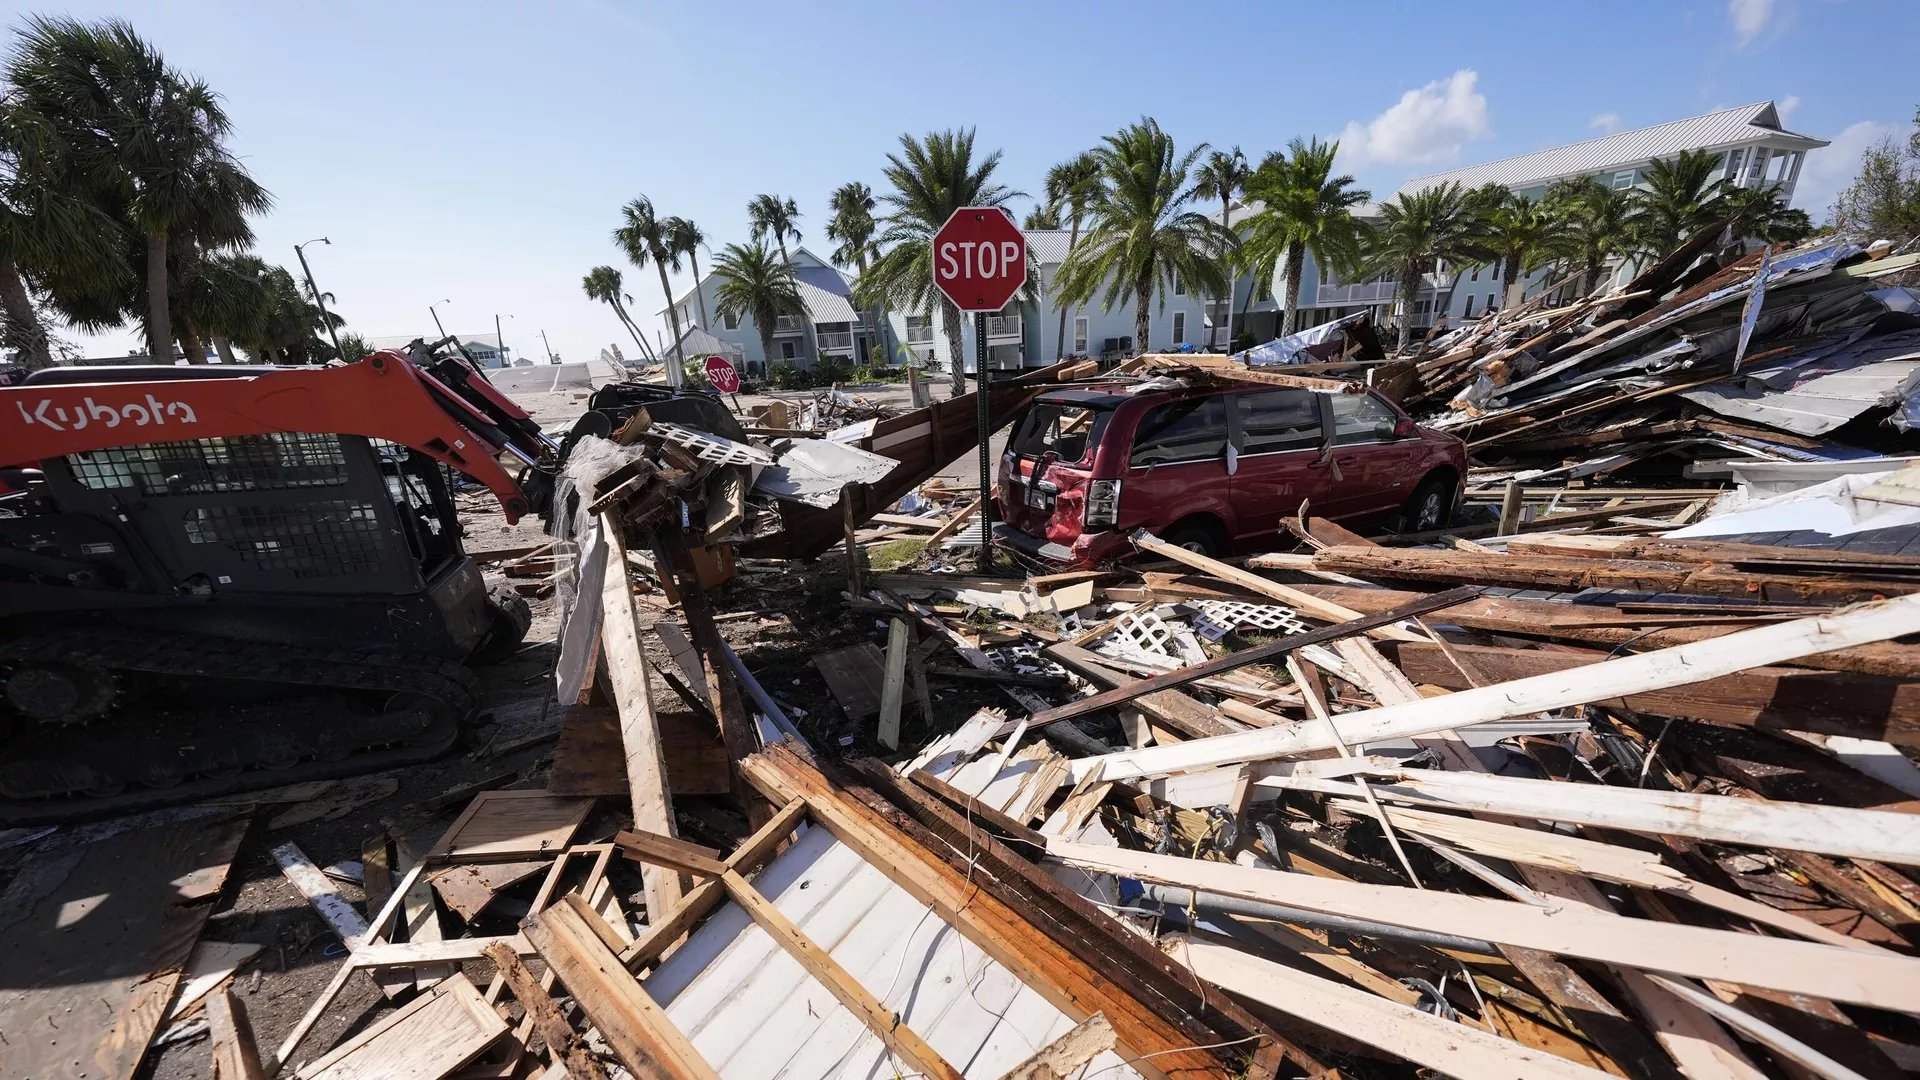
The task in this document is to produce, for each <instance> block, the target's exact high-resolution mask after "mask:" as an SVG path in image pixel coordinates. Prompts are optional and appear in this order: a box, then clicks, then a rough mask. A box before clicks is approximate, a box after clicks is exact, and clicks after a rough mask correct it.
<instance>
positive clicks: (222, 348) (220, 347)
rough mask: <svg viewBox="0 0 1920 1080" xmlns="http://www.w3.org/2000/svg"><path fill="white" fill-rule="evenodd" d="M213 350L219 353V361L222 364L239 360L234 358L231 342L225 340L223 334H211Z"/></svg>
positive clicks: (235, 362)
mask: <svg viewBox="0 0 1920 1080" xmlns="http://www.w3.org/2000/svg"><path fill="white" fill-rule="evenodd" d="M213 351H214V352H217V353H219V354H220V362H221V363H223V364H237V363H239V362H240V361H238V360H236V359H234V356H233V342H231V341H229V340H227V337H226V335H224V334H215V335H213Z"/></svg>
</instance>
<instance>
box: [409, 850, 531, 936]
mask: <svg viewBox="0 0 1920 1080" xmlns="http://www.w3.org/2000/svg"><path fill="white" fill-rule="evenodd" d="M552 862H553V860H551V859H531V860H520V861H517V862H490V863H474V864H472V865H469V866H450V867H448V868H447V869H445V870H441V871H439V872H437V873H435V874H434V875H433V877H432V881H433V890H434V891H435V892H437V893H439V894H440V899H441V900H442V901H444V902H445V903H446V905H447V907H448V908H449V909H451V910H452V911H453V913H454V914H456V915H458V916H460V917H461V918H463V919H465V920H467V921H468V922H472V921H473V917H474V916H475V915H478V914H480V912H481V911H483V910H485V908H486V906H487V905H488V904H491V903H493V898H494V897H495V896H497V895H499V893H500V890H502V889H508V888H512V887H513V886H514V885H517V884H519V883H520V882H522V881H525V880H527V879H528V878H530V877H532V876H533V875H535V874H538V873H539V872H541V871H542V870H545V869H546V868H547V867H548V866H550V865H552Z"/></svg>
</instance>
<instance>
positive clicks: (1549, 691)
mask: <svg viewBox="0 0 1920 1080" xmlns="http://www.w3.org/2000/svg"><path fill="white" fill-rule="evenodd" d="M1451 595H1452V594H1442V595H1441V596H1435V597H1428V598H1427V599H1428V600H1429V601H1431V600H1436V599H1438V600H1445V599H1446V597H1448V596H1451ZM1449 602H1450V601H1449ZM1434 606H1436V607H1437V606H1442V605H1434ZM1425 610H1432V608H1424V609H1423V612H1424V611H1425ZM1423 612H1415V613H1414V614H1421V613H1423ZM1405 615H1406V612H1405V611H1404V610H1403V609H1399V608H1396V609H1393V610H1392V611H1390V612H1387V613H1383V614H1382V615H1377V616H1374V618H1376V619H1385V618H1387V617H1388V616H1393V617H1395V618H1402V617H1405ZM1916 631H1920V596H1903V597H1897V598H1895V599H1891V600H1881V601H1876V602H1874V603H1869V604H1861V605H1858V606H1856V607H1853V608H1849V609H1847V610H1846V611H1843V612H1839V613H1836V614H1834V615H1831V616H1822V617H1819V618H1810V619H1797V620H1795V621H1793V622H1789V623H1780V624H1777V625H1774V626H1763V627H1759V628H1757V629H1753V630H1743V631H1740V632H1739V633H1736V634H1729V635H1727V636H1725V637H1719V638H1712V639H1709V640H1707V641H1696V642H1691V643H1689V644H1686V645H1680V646H1676V647H1674V648H1671V649H1661V650H1657V651H1654V652H1647V653H1640V654H1637V655H1633V656H1623V657H1620V658H1618V659H1615V660H1608V661H1605V662H1603V663H1598V664H1593V665H1590V666H1588V667H1584V668H1580V669H1578V670H1575V671H1571V672H1562V673H1555V674H1552V675H1541V676H1536V677H1534V678H1530V679H1519V680H1516V681H1514V682H1508V683H1499V684H1496V685H1493V686H1484V687H1480V688H1477V689H1474V690H1465V691H1462V692H1460V693H1457V694H1448V695H1445V696H1442V697H1433V698H1423V699H1421V700H1418V701H1411V702H1407V703H1405V704H1399V705H1388V706H1385V707H1382V708H1378V709H1369V710H1366V711H1363V712H1351V713H1344V714H1341V715H1340V716H1339V717H1338V718H1337V719H1336V724H1337V725H1338V728H1339V734H1340V737H1341V738H1342V739H1344V740H1345V741H1346V743H1347V744H1348V745H1349V746H1351V745H1355V744H1358V743H1371V742H1379V741H1381V740H1383V739H1391V738H1410V737H1413V736H1417V735H1426V734H1429V733H1431V732H1436V731H1449V730H1453V729H1457V728H1462V727H1468V726H1471V725H1473V724H1480V723H1486V722H1487V721H1490V720H1502V719H1506V718H1508V717H1513V716H1526V715H1530V714H1533V713H1539V712H1546V711H1549V710H1552V709H1563V708H1567V707H1569V706H1573V705H1584V704H1587V703H1589V702H1593V701H1599V700H1604V699H1608V698H1616V697H1620V696H1622V695H1627V694H1637V693H1646V692H1650V691H1654V690H1667V689H1671V688H1673V687H1676V686H1686V685H1688V684H1691V683H1697V682H1703V681H1705V680H1707V679H1712V678H1718V677H1720V676H1723V675H1730V674H1732V673H1734V672H1736V671H1741V670H1744V669H1746V668H1750V667H1759V666H1762V665H1766V664H1777V663H1780V662H1781V661H1784V660H1790V659H1793V658H1795V657H1800V656H1806V655H1809V654H1812V653H1818V652H1825V651H1828V650H1831V649H1840V648H1846V647H1848V646H1853V645H1862V644H1867V643H1870V642H1877V641H1884V640H1887V639H1890V638H1896V637H1901V636H1903V635H1906V634H1911V633H1915V632H1916ZM1308 636H1309V635H1295V636H1294V637H1288V638H1282V639H1280V640H1279V641H1276V642H1273V643H1271V644H1269V645H1264V646H1260V647H1259V648H1256V649H1248V650H1245V651H1243V652H1239V653H1235V654H1232V656H1228V657H1222V658H1221V659H1223V660H1232V659H1234V658H1235V657H1245V656H1248V655H1249V654H1254V653H1259V652H1260V651H1261V650H1263V649H1273V650H1274V651H1275V652H1283V651H1287V649H1291V648H1296V647H1298V645H1299V644H1306V643H1312V642H1303V641H1302V639H1303V638H1306V637H1308ZM1340 636H1344V635H1340ZM1318 640H1325V638H1321V639H1318ZM1289 643H1295V644H1291V645H1290V644H1289ZM1276 646H1287V649H1279V648H1276ZM1218 662H1219V661H1213V663H1218ZM1206 666H1207V665H1198V666H1196V667H1189V668H1184V669H1182V671H1183V672H1194V671H1198V670H1200V669H1201V668H1204V667H1206ZM1173 674H1174V676H1178V675H1180V674H1181V672H1175V673H1173ZM1206 674H1213V672H1211V671H1209V672H1206ZM1169 677H1172V676H1162V678H1169ZM1157 681H1158V680H1151V679H1150V680H1147V681H1146V683H1144V684H1135V685H1139V686H1147V685H1148V684H1152V683H1155V682H1157ZM1151 688H1153V689H1158V687H1151ZM1107 696H1109V695H1099V696H1096V697H1093V698H1087V699H1085V700H1084V701H1082V702H1080V703H1079V704H1080V705H1082V706H1084V705H1085V704H1086V702H1089V701H1099V700H1100V698H1101V697H1107ZM1119 696H1124V695H1119ZM1110 703H1112V702H1103V703H1102V704H1110ZM1069 708H1071V706H1069ZM1058 711H1060V710H1056V712H1058ZM1083 711H1084V710H1083ZM1039 720H1040V717H1038V716H1036V717H1034V721H1035V722H1036V723H1037V722H1039ZM1333 745H1334V743H1333V741H1332V738H1331V733H1330V732H1327V731H1324V730H1309V729H1296V728H1278V727H1273V728H1258V729H1255V730H1253V731H1245V732H1237V733H1235V734H1232V735H1220V736H1215V737H1214V738H1210V739H1194V740H1191V741H1188V742H1184V743H1180V744H1178V745H1176V746H1156V747H1149V748H1147V749H1145V750H1133V751H1124V752H1121V753H1117V754H1107V755H1104V756H1101V757H1097V758H1083V759H1079V760H1077V761H1075V762H1074V763H1073V776H1078V775H1080V773H1081V771H1082V770H1083V769H1084V768H1088V767H1090V766H1091V765H1092V763H1093V762H1094V761H1099V762H1102V763H1103V765H1104V772H1103V776H1104V777H1105V778H1106V779H1108V780H1127V779H1132V778H1134V777H1139V776H1156V775H1164V774H1167V773H1175V772H1188V771H1192V770H1194V769H1204V768H1207V767H1209V766H1216V765H1230V764H1237V763H1239V762H1242V761H1259V760H1263V759H1268V758H1277V757H1285V756H1288V755H1291V754H1299V753H1304V752H1307V751H1310V750H1318V749H1330V748H1331V747H1332V746H1333Z"/></svg>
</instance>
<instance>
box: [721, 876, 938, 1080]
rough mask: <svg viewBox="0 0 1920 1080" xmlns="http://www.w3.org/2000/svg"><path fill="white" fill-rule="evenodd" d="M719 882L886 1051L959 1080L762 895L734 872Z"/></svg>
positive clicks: (933, 1075) (931, 1073)
mask: <svg viewBox="0 0 1920 1080" xmlns="http://www.w3.org/2000/svg"><path fill="white" fill-rule="evenodd" d="M720 881H721V883H722V884H724V885H725V886H726V888H727V895H728V896H729V897H731V898H732V899H733V902H734V903H736V904H738V905H740V907H741V908H742V909H744V910H745V911H746V913H747V914H748V915H751V916H752V917H753V921H754V922H756V923H758V924H760V929H762V930H764V931H766V932H767V936H768V937H771V938H773V940H774V941H775V942H777V943H779V945H780V947H781V948H782V949H785V950H786V951H787V955H789V956H791V957H793V958H794V959H795V960H797V961H799V963H800V966H801V967H803V968H805V969H806V970H807V974H809V975H811V976H813V977H814V979H815V980H817V981H818V982H819V983H820V984H821V985H823V986H825V987H826V988H827V989H828V990H830V991H832V993H833V996H834V997H836V998H838V999H839V1000H840V1004H842V1005H844V1006H846V1007H847V1010H848V1011H849V1012H851V1013H853V1015H854V1016H856V1017H858V1018H859V1019H860V1022H861V1023H864V1024H865V1025H867V1030H868V1031H871V1032H873V1034H874V1035H875V1036H876V1037H877V1038H879V1039H880V1041H881V1042H884V1043H886V1044H887V1047H888V1049H890V1050H892V1051H893V1052H894V1053H895V1054H898V1055H899V1056H900V1057H901V1058H902V1059H903V1060H904V1061H905V1062H906V1064H908V1065H911V1066H912V1067H913V1068H915V1069H917V1070H919V1071H920V1072H921V1074H922V1075H924V1076H926V1077H928V1080H962V1077H961V1074H960V1070H958V1069H956V1068H954V1067H953V1066H952V1065H950V1064H948V1063H947V1060H946V1059H945V1058H943V1057H941V1056H940V1055H939V1054H938V1053H937V1052H935V1050H934V1049H933V1047H931V1046H928V1045H927V1044H926V1042H925V1040H923V1039H921V1038H920V1036H918V1035H916V1034H914V1032H913V1029H912V1028H909V1027H907V1026H906V1025H905V1024H903V1023H901V1022H900V1018H899V1016H898V1015H897V1014H896V1013H894V1012H893V1011H892V1010H890V1009H888V1008H887V1007H886V1006H885V1005H883V1004H881V1003H880V1002H879V1001H878V1000H877V999H875V998H874V996H873V994H872V993H871V992H869V991H868V990H867V988H866V987H865V986H862V985H861V984H860V980H858V979H856V978H854V977H853V976H852V975H851V974H849V973H848V971H847V969H845V968H843V967H841V966H840V962H839V961H837V960H835V959H834V958H833V957H832V956H831V955H830V954H829V953H828V952H827V950H825V949H822V948H821V947H820V946H819V945H816V944H814V941H813V939H812V938H810V937H808V936H807V935H806V934H805V933H804V932H803V931H802V930H801V929H800V928H799V927H797V926H795V925H793V923H792V922H791V921H790V920H789V919H788V918H787V917H786V916H785V915H784V914H782V913H781V912H780V909H779V908H777V907H775V906H774V905H773V902H772V901H770V900H768V899H767V898H766V897H764V896H762V895H760V890H758V889H756V888H754V887H753V885H752V883H751V882H749V881H748V880H747V879H746V878H743V877H741V876H740V874H739V873H738V872H736V871H733V870H726V871H724V872H723V873H721V875H720Z"/></svg>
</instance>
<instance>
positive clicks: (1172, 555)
mask: <svg viewBox="0 0 1920 1080" xmlns="http://www.w3.org/2000/svg"><path fill="white" fill-rule="evenodd" d="M1132 540H1133V546H1134V547H1137V548H1139V549H1140V550H1142V551H1151V552H1153V553H1154V554H1156V555H1163V556H1165V557H1167V558H1169V559H1172V560H1173V561H1175V562H1179V563H1185V564H1186V565H1188V566H1191V567H1193V568H1194V569H1195V570H1200V571H1203V572H1205V573H1206V574H1207V575H1209V576H1210V577H1215V578H1218V579H1220V580H1221V581H1225V582H1230V583H1232V584H1234V585H1238V586H1240V587H1241V588H1243V589H1247V590H1249V591H1251V592H1256V593H1259V594H1260V595H1261V596H1265V597H1269V598H1271V599H1274V600H1278V601H1280V602H1281V603H1283V604H1287V605H1290V606H1292V607H1293V608H1295V609H1297V610H1298V611H1299V612H1300V613H1301V614H1302V615H1308V616H1311V617H1313V618H1315V619H1320V620H1323V621H1325V622H1331V623H1348V622H1354V621H1355V620H1358V619H1359V618H1360V613H1359V612H1357V611H1354V610H1353V609H1351V608H1346V607H1342V606H1340V605H1339V604H1336V603H1333V602H1331V601H1328V600H1323V599H1321V598H1320V597H1318V596H1315V595H1313V594H1312V593H1308V592H1302V591H1301V590H1299V589H1296V588H1294V587H1293V586H1291V585H1282V584H1280V583H1279V582H1277V581H1273V580H1271V579H1269V578H1264V577H1261V576H1260V575H1259V574H1256V573H1253V572H1252V571H1249V570H1242V569H1240V568H1239V567H1237V566H1230V565H1228V564H1226V563H1223V562H1221V561H1220V560H1218V559H1211V558H1208V557H1207V556H1205V555H1202V554H1200V553H1199V552H1197V551H1188V550H1187V549H1186V548H1183V547H1181V546H1180V545H1178V544H1169V543H1167V542H1166V541H1165V540H1162V539H1160V538H1159V537H1157V536H1155V535H1153V534H1152V533H1150V532H1148V531H1146V530H1145V529H1140V530H1138V531H1136V532H1135V533H1134V534H1133V536H1132ZM1360 629H1364V630H1367V631H1369V632H1373V631H1378V632H1379V636H1381V637H1385V638H1394V639H1413V638H1415V635H1413V634H1410V633H1408V632H1406V631H1404V630H1400V629H1397V628H1396V627H1394V625H1393V624H1392V623H1375V624H1371V625H1368V626H1365V627H1360V628H1357V629H1355V630H1354V631H1350V632H1352V633H1358V632H1359V630H1360Z"/></svg>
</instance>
